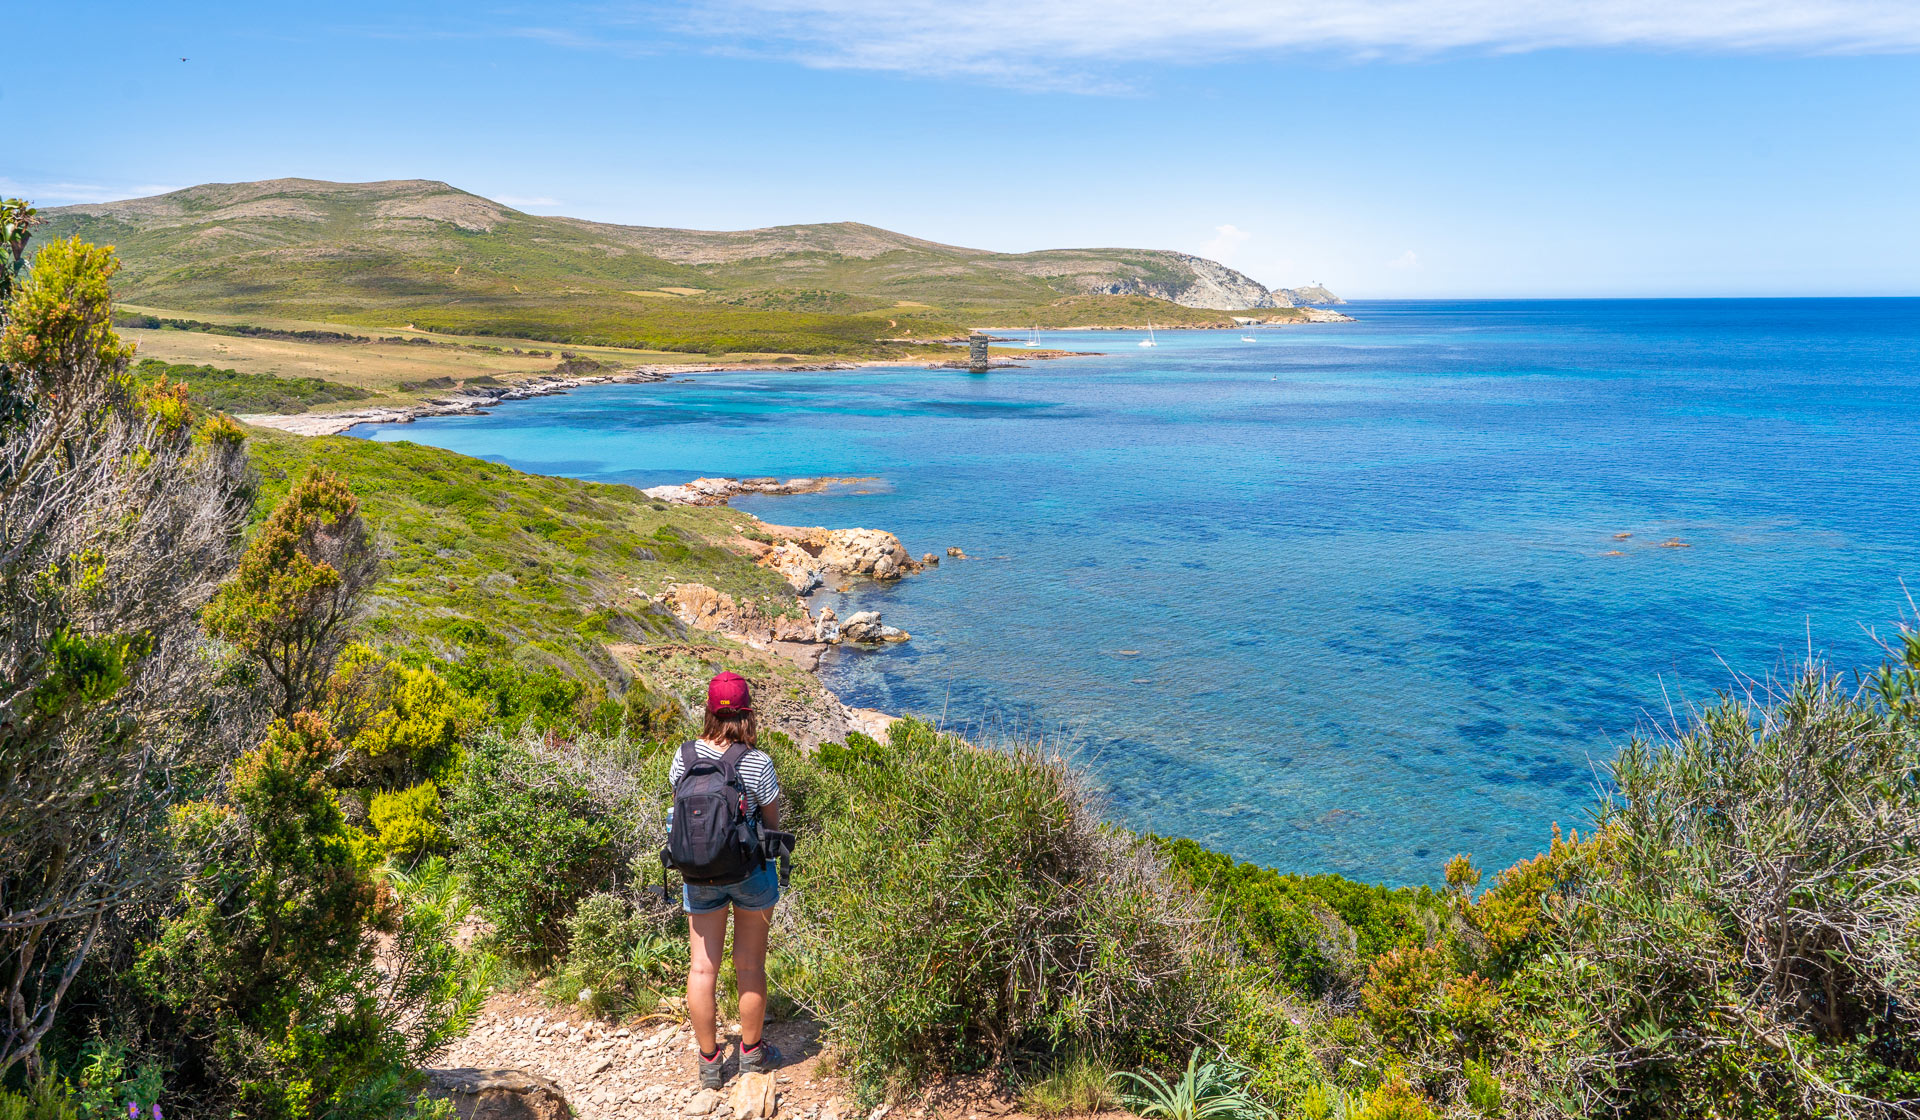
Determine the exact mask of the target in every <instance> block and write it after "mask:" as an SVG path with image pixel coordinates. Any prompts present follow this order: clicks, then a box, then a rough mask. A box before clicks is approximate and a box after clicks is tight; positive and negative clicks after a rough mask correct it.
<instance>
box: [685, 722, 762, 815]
mask: <svg viewBox="0 0 1920 1120" xmlns="http://www.w3.org/2000/svg"><path fill="white" fill-rule="evenodd" d="M693 750H694V753H695V754H697V755H699V756H700V757H701V758H711V759H713V760H714V761H716V762H717V761H719V759H720V756H721V755H723V754H726V753H727V748H726V747H716V746H714V745H713V744H712V743H709V742H707V741H706V740H705V739H695V740H694V741H693ZM738 770H739V772H740V784H741V785H743V786H745V787H747V800H748V801H750V802H752V805H750V806H749V808H751V809H752V810H753V811H754V812H759V810H760V807H761V806H762V805H771V804H773V803H774V802H775V801H778V800H780V775H778V774H776V773H774V772H773V759H772V758H771V757H769V756H768V755H767V752H766V751H763V750H760V749H759V748H757V747H756V748H752V749H750V750H748V751H747V753H746V754H744V755H741V756H740V765H739V767H738ZM686 772H687V760H686V756H685V755H684V754H682V753H681V752H680V751H678V750H676V751H674V752H673V765H672V766H671V767H669V768H668V769H667V784H668V785H673V784H674V783H676V782H678V781H679V780H680V775H682V774H684V773H686Z"/></svg>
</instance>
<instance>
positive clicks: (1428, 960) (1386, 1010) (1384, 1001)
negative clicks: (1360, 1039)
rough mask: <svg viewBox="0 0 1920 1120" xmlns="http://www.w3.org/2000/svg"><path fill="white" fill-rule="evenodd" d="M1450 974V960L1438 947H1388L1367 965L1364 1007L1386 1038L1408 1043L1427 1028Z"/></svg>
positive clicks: (1362, 993)
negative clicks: (1442, 986) (1448, 969)
mask: <svg viewBox="0 0 1920 1120" xmlns="http://www.w3.org/2000/svg"><path fill="white" fill-rule="evenodd" d="M1446 974H1447V962H1446V959H1445V957H1444V956H1443V955H1442V954H1441V952H1440V951H1439V950H1438V949H1433V948H1426V947H1414V946H1408V947H1406V948H1401V949H1391V950H1388V951H1387V952H1385V953H1382V954H1381V955H1380V956H1378V957H1376V958H1374V961H1373V963H1372V964H1370V965H1368V966H1367V985H1366V987H1364V988H1362V989H1361V990H1360V1006H1361V1008H1362V1009H1363V1010H1364V1011H1365V1013H1366V1016H1367V1019H1368V1020H1369V1021H1370V1022H1372V1023H1373V1025H1374V1029H1376V1030H1378V1031H1379V1032H1380V1034H1381V1035H1382V1036H1383V1037H1385V1038H1386V1039H1388V1040H1389V1041H1392V1042H1396V1043H1400V1044H1405V1043H1408V1042H1410V1041H1412V1040H1413V1039H1414V1038H1416V1037H1418V1036H1419V1035H1421V1034H1423V1033H1425V1031H1426V1030H1427V1027H1428V1021H1429V1019H1430V1018H1431V1016H1432V1014H1433V1011H1434V1006H1435V1004H1436V1002H1437V1001H1438V999H1439V996H1440V988H1441V985H1442V984H1443V983H1444V981H1445V979H1446Z"/></svg>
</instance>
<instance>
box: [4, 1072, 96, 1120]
mask: <svg viewBox="0 0 1920 1120" xmlns="http://www.w3.org/2000/svg"><path fill="white" fill-rule="evenodd" d="M0 1120H95V1118H94V1117H90V1116H82V1115H81V1113H80V1106H79V1104H78V1103H76V1102H75V1101H74V1099H73V1097H72V1095H71V1094H70V1093H69V1092H68V1091H67V1086H66V1083H65V1082H63V1081H61V1080H60V1079H59V1078H58V1077H51V1076H49V1077H42V1078H40V1079H39V1080H38V1081H36V1082H34V1083H33V1084H32V1085H31V1086H29V1087H28V1088H27V1089H26V1090H25V1091H24V1092H19V1093H15V1092H10V1091H9V1090H6V1089H0Z"/></svg>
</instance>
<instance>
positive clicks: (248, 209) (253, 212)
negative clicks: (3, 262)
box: [36, 179, 1288, 357]
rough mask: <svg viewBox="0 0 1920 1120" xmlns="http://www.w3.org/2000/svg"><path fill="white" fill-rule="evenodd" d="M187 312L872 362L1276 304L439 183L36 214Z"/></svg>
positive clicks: (1091, 268)
mask: <svg viewBox="0 0 1920 1120" xmlns="http://www.w3.org/2000/svg"><path fill="white" fill-rule="evenodd" d="M47 218H48V221H47V224H46V226H45V227H44V228H43V229H42V230H41V231H39V233H40V237H38V238H37V239H36V240H37V241H38V242H39V243H41V244H44V243H45V241H47V240H51V239H53V238H56V237H62V236H66V235H69V234H79V235H81V236H83V237H85V238H87V239H88V240H91V241H95V242H100V243H106V244H112V245H114V246H116V247H117V248H118V249H119V251H120V255H121V257H122V259H123V260H124V262H125V266H126V268H125V272H124V273H123V274H122V276H121V279H120V294H121V298H122V299H123V300H125V301H126V302H128V303H131V304H135V305H143V306H152V307H165V308H173V309H180V310H186V311H199V312H219V313H225V314H229V315H242V316H255V317H266V316H271V317H278V318H292V319H304V320H316V321H330V322H340V323H350V324H358V325H362V326H368V327H400V326H404V325H405V324H408V323H411V324H415V325H417V326H418V327H420V328H421V329H423V330H436V331H443V332H448V333H457V334H486V335H495V336H510V337H516V338H528V339H538V340H545V341H552V342H559V343H574V344H598V345H611V346H625V347H632V348H637V349H648V350H677V351H691V352H699V353H723V352H725V353H739V352H762V353H767V352H783V353H797V354H835V355H864V356H876V357H880V356H886V355H889V354H894V353H904V352H910V351H911V350H914V349H918V348H920V347H921V346H924V345H925V343H926V342H928V341H932V340H937V339H942V338H952V337H954V336H956V335H958V334H960V333H962V332H964V331H965V330H966V329H967V328H968V327H970V326H975V325H981V324H995V325H1008V324H1026V323H1039V324H1042V325H1045V326H1053V327H1066V326H1100V325H1121V324H1128V323H1139V322H1142V321H1145V320H1147V319H1152V320H1153V321H1154V322H1156V323H1164V324H1167V325H1181V324H1192V325H1202V324H1206V325H1212V324H1215V323H1218V324H1219V325H1227V320H1226V318H1225V316H1223V315H1220V314H1219V312H1221V311H1227V310H1240V309H1246V308H1279V309H1282V310H1276V311H1275V312H1274V313H1275V314H1276V315H1280V316H1284V315H1286V312H1285V311H1284V310H1283V309H1284V308H1285V307H1286V306H1287V304H1288V300H1287V297H1286V296H1285V295H1283V294H1276V293H1274V292H1271V291H1269V290H1268V289H1267V288H1265V287H1264V286H1262V285H1260V284H1259V283H1257V282H1255V281H1253V280H1251V279H1249V278H1247V277H1246V276H1244V275H1242V274H1240V273H1238V272H1234V271H1233V270H1231V269H1228V268H1226V267H1225V266H1223V265H1220V264H1218V263H1216V262H1213V261H1208V260H1205V259H1202V258H1199V257H1193V256H1189V255H1187V254H1183V253H1175V252H1170V251H1165V250H1150V249H1057V250H1047V251H1043V252H1035V253H1017V254H1010V253H991V252H986V251H984V250H979V249H968V248H962V247H959V246H953V245H942V244H939V243H937V242H932V241H925V240H922V239H919V238H915V237H909V236H906V235H904V234H898V233H893V232H890V231H888V230H883V229H878V228H875V227H873V226H867V225H861V224H859V223H855V222H838V223H831V224H824V225H802V226H775V227H771V228H768V229H756V230H741V231H731V232H712V231H702V230H681V229H662V228H654V227H646V226H621V225H609V224H604V223H598V222H588V221H581V220H579V219H574V218H557V217H541V216H538V215H533V214H526V213H522V212H520V211H518V210H514V209H513V208H511V207H508V206H504V205H502V204H500V203H497V202H493V201H491V200H489V199H485V198H481V197H479V196H478V195H473V194H468V193H466V192H464V191H461V190H457V189H455V188H453V187H450V186H448V185H447V184H445V183H438V182H430V181H425V180H399V181H392V182H382V183H329V182H322V181H318V180H311V179H274V180H267V181H263V182H257V183H212V184H205V185H202V186H198V187H190V188H187V189H186V190H180V191H174V192H172V193H170V194H164V195H157V196H154V197H151V198H141V199H132V200H128V201H124V202H110V203H99V204H90V205H84V206H67V207H60V208H57V209H52V210H49V211H47Z"/></svg>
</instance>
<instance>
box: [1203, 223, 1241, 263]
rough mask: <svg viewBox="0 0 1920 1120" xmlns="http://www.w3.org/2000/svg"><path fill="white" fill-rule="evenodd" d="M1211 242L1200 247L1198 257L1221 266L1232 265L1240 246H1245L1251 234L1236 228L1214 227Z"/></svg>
mask: <svg viewBox="0 0 1920 1120" xmlns="http://www.w3.org/2000/svg"><path fill="white" fill-rule="evenodd" d="M1213 233H1214V236H1213V240H1211V241H1208V242H1207V243H1205V244H1204V245H1201V246H1200V255H1201V256H1203V257H1205V258H1207V259H1208V260H1214V261H1219V262H1220V263H1221V264H1232V263H1233V258H1234V256H1235V254H1237V253H1238V252H1239V251H1240V246H1242V245H1245V244H1246V243H1247V242H1248V240H1250V239H1251V238H1252V237H1253V234H1251V233H1248V232H1247V231H1246V230H1244V229H1241V228H1239V227H1238V226H1231V225H1227V226H1214V227H1213Z"/></svg>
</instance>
